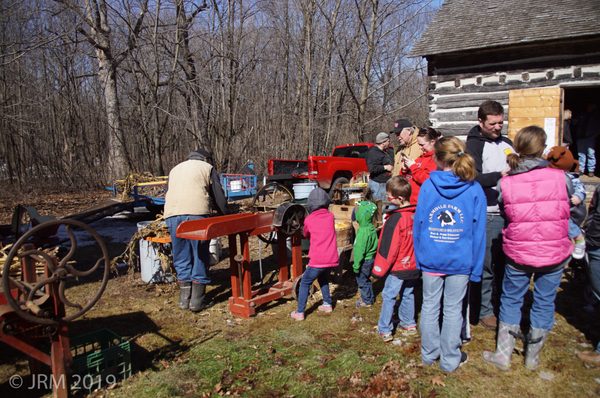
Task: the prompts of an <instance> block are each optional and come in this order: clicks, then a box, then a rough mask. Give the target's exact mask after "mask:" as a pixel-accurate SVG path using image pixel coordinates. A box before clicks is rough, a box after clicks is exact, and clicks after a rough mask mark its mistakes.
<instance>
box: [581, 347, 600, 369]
mask: <svg viewBox="0 0 600 398" xmlns="http://www.w3.org/2000/svg"><path fill="white" fill-rule="evenodd" d="M577 358H579V359H581V360H582V361H583V363H584V364H586V365H591V366H600V352H596V351H583V352H578V353H577Z"/></svg>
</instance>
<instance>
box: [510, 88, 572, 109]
mask: <svg viewBox="0 0 600 398" xmlns="http://www.w3.org/2000/svg"><path fill="white" fill-rule="evenodd" d="M536 91H539V90H536ZM532 106H535V107H552V108H554V107H557V106H560V97H556V96H548V95H539V96H537V97H532V96H523V97H516V98H514V99H513V102H511V104H510V107H511V108H512V109H514V108H523V107H526V108H530V107H532Z"/></svg>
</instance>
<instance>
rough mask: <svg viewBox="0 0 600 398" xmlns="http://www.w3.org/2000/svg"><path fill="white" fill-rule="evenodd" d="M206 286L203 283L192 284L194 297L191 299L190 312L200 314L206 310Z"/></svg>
mask: <svg viewBox="0 0 600 398" xmlns="http://www.w3.org/2000/svg"><path fill="white" fill-rule="evenodd" d="M205 292H206V285H203V284H202V283H196V282H194V283H192V297H191V299H190V311H192V312H198V311H201V310H202V309H203V308H204V293H205Z"/></svg>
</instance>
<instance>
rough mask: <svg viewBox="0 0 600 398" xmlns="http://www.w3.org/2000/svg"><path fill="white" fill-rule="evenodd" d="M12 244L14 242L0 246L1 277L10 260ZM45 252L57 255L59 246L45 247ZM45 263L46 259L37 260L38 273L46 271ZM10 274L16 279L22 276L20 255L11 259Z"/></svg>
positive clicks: (36, 268)
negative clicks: (9, 254)
mask: <svg viewBox="0 0 600 398" xmlns="http://www.w3.org/2000/svg"><path fill="white" fill-rule="evenodd" d="M12 246H13V245H12V244H9V245H6V246H4V247H0V277H2V272H3V271H4V267H5V265H6V262H7V261H8V253H9V252H10V249H11V248H12ZM43 252H44V253H46V254H48V255H49V256H53V257H55V256H56V254H57V253H58V247H53V248H47V249H43ZM44 264H45V262H44V261H37V262H36V264H35V270H36V273H37V274H38V275H41V274H43V273H44ZM10 275H11V276H12V277H13V278H16V279H20V278H21V262H20V261H19V256H14V257H13V258H12V260H11V264H10Z"/></svg>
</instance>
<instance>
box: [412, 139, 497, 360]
mask: <svg viewBox="0 0 600 398" xmlns="http://www.w3.org/2000/svg"><path fill="white" fill-rule="evenodd" d="M434 151H435V155H434V158H435V161H436V164H437V165H438V168H439V170H440V171H433V172H432V173H431V176H430V179H429V180H427V181H425V183H424V184H423V186H422V187H421V192H420V193H419V198H418V200H417V210H416V213H415V221H414V230H413V234H414V236H413V238H414V244H415V257H416V259H417V268H419V269H420V270H421V271H422V272H423V306H422V308H421V323H420V328H421V358H422V361H423V364H424V365H427V366H428V365H432V364H433V363H434V362H435V361H436V360H438V359H439V360H440V368H441V369H442V370H444V371H446V372H452V371H454V370H456V368H458V367H459V366H460V365H461V364H463V363H465V362H466V360H467V354H466V353H464V352H461V351H460V346H461V338H460V333H461V329H462V324H463V314H462V303H463V299H464V297H465V293H466V291H467V285H468V283H469V280H471V281H473V282H479V281H480V280H481V273H482V267H483V257H484V251H485V223H486V199H485V195H484V193H483V189H482V188H481V186H480V185H479V183H477V182H476V181H474V180H475V175H476V170H475V161H474V160H473V158H472V157H471V155H469V154H467V153H466V149H465V144H464V143H463V142H462V141H461V140H459V139H458V138H456V137H444V138H441V139H440V140H439V141H437V142H436V144H435V147H434ZM442 300H443V319H442V326H441V331H440V310H441V306H442V304H441V303H442Z"/></svg>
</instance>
